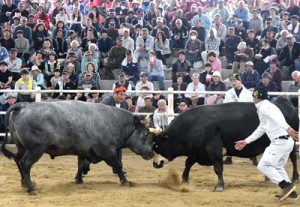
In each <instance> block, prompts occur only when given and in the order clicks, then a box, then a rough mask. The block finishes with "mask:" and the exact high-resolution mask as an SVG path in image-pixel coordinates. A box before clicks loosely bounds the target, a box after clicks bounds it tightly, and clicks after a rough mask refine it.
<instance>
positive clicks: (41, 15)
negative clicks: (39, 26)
mask: <svg viewBox="0 0 300 207" xmlns="http://www.w3.org/2000/svg"><path fill="white" fill-rule="evenodd" d="M34 21H35V22H43V23H44V25H45V27H46V28H47V30H50V18H49V15H48V13H47V12H45V11H44V7H42V6H39V7H38V10H37V13H36V14H35V15H34Z"/></svg>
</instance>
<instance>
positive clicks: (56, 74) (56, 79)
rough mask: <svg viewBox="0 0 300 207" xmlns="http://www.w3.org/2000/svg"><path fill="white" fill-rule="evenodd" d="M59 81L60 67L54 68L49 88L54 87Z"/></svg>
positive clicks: (60, 79)
mask: <svg viewBox="0 0 300 207" xmlns="http://www.w3.org/2000/svg"><path fill="white" fill-rule="evenodd" d="M59 81H62V76H61V72H60V69H55V70H54V75H53V77H52V78H51V79H50V83H51V85H50V89H54V88H55V86H56V84H57V83H58V82H59Z"/></svg>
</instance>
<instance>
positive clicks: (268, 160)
mask: <svg viewBox="0 0 300 207" xmlns="http://www.w3.org/2000/svg"><path fill="white" fill-rule="evenodd" d="M293 147H294V141H293V139H292V138H289V139H288V140H285V139H276V140H274V141H273V142H271V144H270V146H269V147H267V148H266V150H265V152H264V154H263V156H262V158H261V159H260V161H259V163H258V166H257V169H258V170H259V171H260V172H262V173H263V174H265V175H266V176H267V177H268V178H269V179H270V180H271V181H272V182H273V183H275V184H277V185H278V184H279V183H280V182H281V181H283V180H285V181H286V182H291V180H290V179H289V177H288V175H287V173H286V171H285V169H284V166H285V165H286V163H287V161H288V159H289V156H290V153H291V151H292V150H293Z"/></svg>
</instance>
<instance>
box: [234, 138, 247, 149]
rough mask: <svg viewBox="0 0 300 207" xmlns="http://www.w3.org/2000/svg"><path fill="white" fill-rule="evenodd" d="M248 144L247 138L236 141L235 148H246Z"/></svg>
mask: <svg viewBox="0 0 300 207" xmlns="http://www.w3.org/2000/svg"><path fill="white" fill-rule="evenodd" d="M246 145H247V142H246V141H245V140H240V141H237V142H235V146H234V148H235V149H236V150H242V149H244V147H246Z"/></svg>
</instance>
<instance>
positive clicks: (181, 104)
mask: <svg viewBox="0 0 300 207" xmlns="http://www.w3.org/2000/svg"><path fill="white" fill-rule="evenodd" d="M188 110H189V105H188V102H187V100H185V99H181V100H180V101H179V104H178V107H177V108H175V113H183V112H186V111H188Z"/></svg>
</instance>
